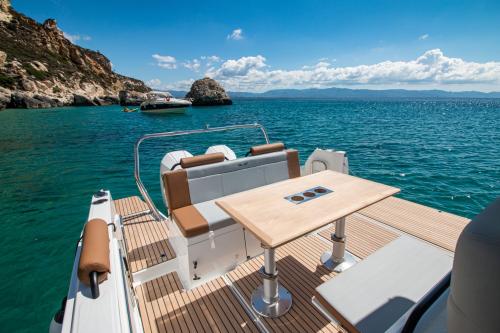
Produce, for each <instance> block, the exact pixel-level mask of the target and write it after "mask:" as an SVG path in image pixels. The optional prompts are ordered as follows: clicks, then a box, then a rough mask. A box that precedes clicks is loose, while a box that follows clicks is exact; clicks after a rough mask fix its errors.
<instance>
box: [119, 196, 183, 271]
mask: <svg viewBox="0 0 500 333" xmlns="http://www.w3.org/2000/svg"><path fill="white" fill-rule="evenodd" d="M114 202H115V209H116V212H117V213H118V214H120V215H122V216H127V215H129V214H133V213H138V212H142V211H144V210H147V209H148V206H147V205H146V203H145V202H144V201H142V200H141V199H140V198H139V197H128V198H124V199H119V200H114ZM123 224H124V232H125V240H126V244H127V252H128V253H127V257H128V258H127V259H128V262H129V264H130V270H131V271H132V273H135V272H138V271H140V270H143V269H146V268H149V267H151V266H154V265H158V264H160V263H162V262H165V261H167V260H170V259H172V258H175V252H174V250H173V249H172V247H171V246H170V243H169V241H168V233H167V226H166V225H165V224H164V223H156V222H155V220H154V218H153V216H151V215H149V214H145V215H140V216H137V217H133V218H129V219H127V218H124V219H123Z"/></svg>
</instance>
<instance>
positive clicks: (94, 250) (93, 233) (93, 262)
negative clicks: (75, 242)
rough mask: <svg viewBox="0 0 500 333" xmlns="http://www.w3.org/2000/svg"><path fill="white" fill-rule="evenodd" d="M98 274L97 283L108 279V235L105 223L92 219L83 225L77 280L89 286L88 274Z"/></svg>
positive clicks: (109, 270)
mask: <svg viewBox="0 0 500 333" xmlns="http://www.w3.org/2000/svg"><path fill="white" fill-rule="evenodd" d="M91 272H97V273H98V281H99V283H101V282H102V281H104V280H106V279H107V278H108V273H109V272H111V269H110V264H109V235H108V225H107V223H106V221H104V220H101V219H93V220H90V221H88V222H87V224H85V228H84V230H83V238H82V250H81V252H80V261H79V263H78V278H79V279H80V281H82V282H83V283H84V284H86V285H87V286H89V285H90V277H89V275H90V273H91Z"/></svg>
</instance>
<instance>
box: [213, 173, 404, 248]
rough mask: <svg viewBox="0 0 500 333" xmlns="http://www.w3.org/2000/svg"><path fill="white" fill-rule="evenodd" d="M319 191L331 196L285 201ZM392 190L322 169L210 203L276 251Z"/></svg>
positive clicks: (391, 192) (392, 191)
mask: <svg viewBox="0 0 500 333" xmlns="http://www.w3.org/2000/svg"><path fill="white" fill-rule="evenodd" d="M317 186H322V187H325V188H327V189H329V190H332V191H333V192H331V193H328V194H324V195H322V196H319V197H316V198H314V199H312V200H309V201H307V202H303V203H301V204H296V203H293V202H290V201H288V200H287V199H285V197H287V196H289V195H293V194H296V193H300V192H303V191H306V190H309V189H311V188H314V187H317ZM399 191H400V190H399V189H398V188H395V187H392V186H387V185H384V184H380V183H376V182H373V181H370V180H366V179H362V178H358V177H354V176H349V175H345V174H343V173H339V172H335V171H331V170H326V171H321V172H318V173H315V174H312V175H308V176H303V177H298V178H293V179H288V180H285V181H281V182H278V183H273V184H270V185H266V186H262V187H258V188H255V189H251V190H248V191H244V192H240V193H236V194H232V195H228V196H225V197H222V198H220V199H218V200H216V201H215V203H216V204H217V205H218V206H219V207H221V208H222V209H223V210H224V211H225V212H226V213H227V214H229V215H230V216H231V217H232V218H233V219H234V220H235V221H237V222H239V223H241V224H242V225H243V226H244V227H245V228H246V229H247V230H249V231H250V232H251V233H252V234H254V235H255V236H256V237H257V238H258V239H259V240H260V241H261V242H262V244H263V245H264V246H267V247H270V248H276V247H278V246H280V245H283V244H285V243H288V242H290V241H292V240H294V239H297V238H299V237H301V236H303V235H305V234H307V233H309V232H311V231H314V230H316V229H319V228H321V227H323V226H325V225H327V224H328V223H331V222H333V221H335V220H337V219H339V218H342V217H345V216H347V215H350V214H352V213H354V212H356V211H358V210H360V209H363V208H365V207H367V206H369V205H372V204H374V203H376V202H378V201H380V200H382V199H385V198H387V197H390V196H391V195H394V194H396V193H398V192H399Z"/></svg>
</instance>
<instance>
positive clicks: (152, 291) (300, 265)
mask: <svg viewBox="0 0 500 333" xmlns="http://www.w3.org/2000/svg"><path fill="white" fill-rule="evenodd" d="M114 203H115V207H116V210H117V213H118V214H120V215H122V216H124V217H127V216H130V218H125V219H124V222H123V223H124V231H125V235H124V238H125V241H126V244H127V252H128V253H127V259H128V263H129V267H130V270H131V272H132V280H133V281H132V282H133V285H134V286H135V288H134V290H135V296H136V298H137V301H138V304H139V309H140V313H141V317H142V319H143V320H142V323H143V328H144V331H145V332H208V331H211V332H248V331H252V332H257V331H264V332H265V331H268V332H339V331H343V328H341V327H340V326H337V325H335V324H333V323H332V322H331V318H329V317H328V314H326V313H322V312H321V311H320V310H319V309H318V308H317V307H315V306H314V304H313V301H312V298H313V296H314V290H315V288H316V287H318V286H319V285H320V284H322V283H323V282H325V281H327V280H330V279H334V278H335V276H336V275H337V273H335V272H330V271H329V270H327V269H326V268H324V267H323V266H322V265H321V263H320V261H319V257H320V256H321V254H322V253H323V252H324V251H326V250H328V249H329V248H331V241H330V234H331V233H332V232H333V231H334V226H333V225H330V226H327V227H325V228H322V229H320V230H318V231H316V232H313V233H311V234H309V235H307V236H305V237H302V238H299V239H297V240H295V241H293V242H290V243H288V244H286V245H284V246H281V247H279V248H277V250H276V256H277V258H276V259H277V266H278V269H279V271H280V277H281V283H282V284H283V285H284V286H285V287H286V288H287V289H288V290H289V291H290V292H291V293H292V295H293V297H294V306H293V307H292V308H291V310H290V311H289V312H288V313H287V314H286V315H284V316H282V317H279V318H274V319H268V318H264V317H260V316H258V315H256V313H255V312H254V311H253V310H252V307H251V305H250V303H249V300H250V296H251V293H252V291H253V290H254V289H255V288H256V287H257V286H258V285H259V284H260V283H261V279H260V277H259V274H258V270H259V269H260V267H261V266H262V264H263V257H262V256H258V257H256V258H253V259H251V260H248V261H246V262H245V263H243V264H241V265H239V266H238V267H237V268H236V269H234V270H233V271H230V272H228V273H226V274H225V275H223V276H221V277H218V278H216V279H214V280H212V281H210V282H208V283H206V284H204V285H201V286H199V287H196V288H193V289H191V290H188V291H187V290H183V288H182V284H181V282H180V281H179V278H178V276H177V273H176V272H175V271H172V272H171V273H169V274H167V275H163V276H160V277H157V278H154V279H151V280H148V281H146V282H144V283H141V281H140V280H141V279H143V278H144V276H146V275H145V273H147V272H148V271H152V272H153V271H154V270H155V267H158V265H169V263H170V262H173V261H174V260H175V253H174V251H173V250H172V247H171V245H170V243H169V240H168V230H167V229H166V226H165V224H164V223H158V222H156V221H155V219H154V217H153V216H152V215H151V214H147V213H144V212H145V210H146V209H147V205H146V204H145V203H144V202H143V201H142V200H141V199H140V198H139V197H128V198H123V199H118V200H114ZM468 222H469V220H468V219H466V218H463V217H460V216H456V215H453V214H450V213H447V212H443V211H440V210H437V209H434V208H430V207H427V206H423V205H420V204H417V203H414V202H410V201H407V200H404V199H400V198H396V197H389V198H387V199H385V200H383V201H380V202H379V203H376V204H374V205H371V206H369V207H367V208H365V209H363V210H361V211H359V212H357V213H354V214H352V215H350V216H348V217H347V223H346V235H347V236H348V241H347V245H346V248H347V251H349V252H350V253H351V254H353V255H355V256H356V257H357V258H358V259H359V260H363V259H364V258H366V257H367V256H368V255H370V254H372V253H374V252H375V251H377V250H378V249H380V248H382V247H383V246H385V245H387V244H388V243H390V242H391V241H393V240H395V239H396V238H398V237H399V236H401V235H409V236H411V237H415V238H418V239H420V240H423V241H425V242H428V243H429V244H432V246H437V247H440V248H442V249H445V250H447V251H450V252H454V250H455V244H456V242H457V239H458V236H459V234H460V233H461V231H462V230H463V228H464V227H465V226H466V225H467V223H468ZM145 280H146V279H145Z"/></svg>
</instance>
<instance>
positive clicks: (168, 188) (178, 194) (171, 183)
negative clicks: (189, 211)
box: [162, 169, 191, 212]
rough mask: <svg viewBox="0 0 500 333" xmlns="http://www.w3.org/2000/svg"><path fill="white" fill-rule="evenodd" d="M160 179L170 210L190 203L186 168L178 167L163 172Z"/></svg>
mask: <svg viewBox="0 0 500 333" xmlns="http://www.w3.org/2000/svg"><path fill="white" fill-rule="evenodd" d="M162 179H163V188H164V189H165V195H166V197H167V203H168V209H169V210H170V212H172V211H173V210H174V209H177V208H182V207H186V206H189V205H190V204H191V197H190V195H189V185H188V177H187V172H186V170H184V169H178V170H174V171H169V172H166V173H164V174H163V176H162Z"/></svg>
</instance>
